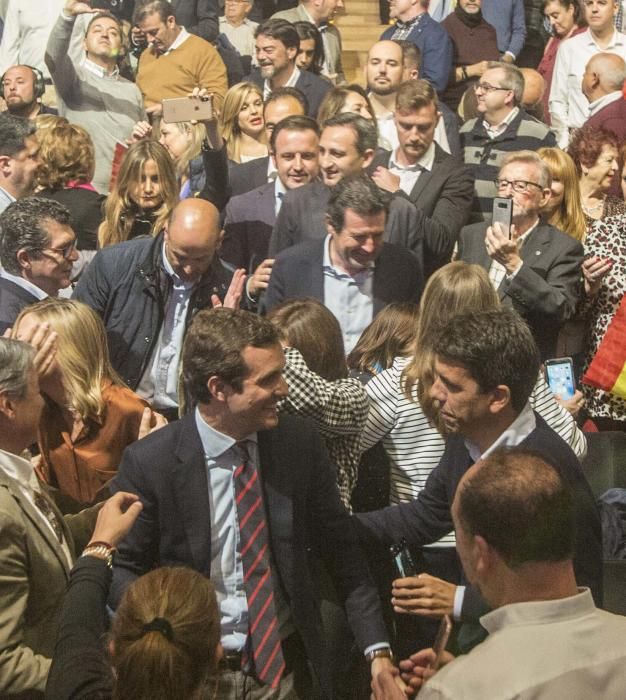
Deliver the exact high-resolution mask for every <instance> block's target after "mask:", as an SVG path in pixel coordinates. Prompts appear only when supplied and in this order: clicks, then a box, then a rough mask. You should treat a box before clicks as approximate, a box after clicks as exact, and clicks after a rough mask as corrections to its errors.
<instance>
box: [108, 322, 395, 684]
mask: <svg viewBox="0 0 626 700" xmlns="http://www.w3.org/2000/svg"><path fill="white" fill-rule="evenodd" d="M284 363H285V359H284V353H283V351H282V348H281V345H280V342H279V337H278V333H277V331H276V329H275V328H274V327H273V326H272V325H271V324H270V323H269V322H268V321H266V320H265V319H262V318H260V317H259V316H256V315H254V314H250V313H249V312H245V311H232V310H229V309H212V310H210V311H209V310H205V311H202V312H200V313H199V314H198V315H197V316H196V318H195V319H194V321H193V323H192V325H191V328H190V330H189V332H188V334H187V338H186V341H185V348H184V354H183V366H184V370H183V375H184V381H185V386H186V389H187V392H188V394H189V395H190V397H191V399H192V401H193V402H194V403H195V404H196V409H195V410H194V411H193V412H192V413H190V414H189V415H187V416H186V417H185V418H183V419H182V420H180V421H178V422H176V423H174V424H170V425H168V426H166V427H165V428H163V429H162V430H160V431H158V432H156V433H153V434H152V435H151V436H149V437H148V438H146V439H144V440H140V441H138V442H136V443H135V444H134V445H133V446H132V447H131V448H130V449H128V450H127V451H126V452H125V453H124V456H123V458H122V463H121V465H120V468H119V473H118V476H117V477H116V479H115V481H114V484H113V489H114V490H116V491H117V490H124V491H130V492H132V493H136V494H137V495H139V497H140V498H141V501H142V503H143V510H142V513H141V515H140V517H139V519H138V520H137V522H136V524H135V526H134V527H133V529H132V530H131V532H130V534H129V535H128V537H127V539H126V540H125V542H124V544H123V545H122V546H120V548H119V550H118V554H117V557H116V562H115V567H114V572H113V589H112V597H113V601H114V602H117V601H119V597H120V595H121V594H122V592H123V590H124V589H125V588H126V586H127V585H128V584H129V583H130V582H131V581H132V580H134V579H135V578H136V577H138V576H140V575H142V574H143V573H145V572H146V571H149V570H150V569H152V568H153V567H154V566H158V565H174V564H176V565H181V564H182V565H186V566H191V567H193V568H194V569H196V570H198V571H200V572H202V573H204V574H206V575H207V576H210V577H211V580H212V581H213V584H214V585H215V588H216V592H217V598H218V605H219V609H220V615H221V627H222V638H221V642H222V646H223V648H224V650H225V658H224V661H223V667H224V668H223V672H222V673H221V674H220V697H232V698H235V697H240V694H238V693H237V692H236V690H235V688H236V687H238V688H239V689H240V688H241V687H246V688H248V689H249V691H250V692H254V697H259V698H261V697H266V693H267V696H268V697H269V694H270V693H271V692H275V693H276V695H272V697H277V696H278V694H280V696H281V697H298V698H310V697H315V696H314V695H313V692H312V689H311V678H310V675H309V673H308V670H307V664H306V662H307V660H308V661H309V662H310V664H311V667H312V669H313V671H314V673H315V676H316V678H317V680H318V681H319V684H320V686H321V689H322V694H323V695H324V696H325V697H326V696H330V695H331V690H330V687H329V680H328V672H327V669H325V668H324V665H323V663H322V660H323V658H324V638H323V634H322V629H321V619H320V615H319V610H318V607H317V603H316V601H317V590H318V589H317V588H316V586H318V577H317V575H316V572H317V571H318V568H317V567H318V566H319V556H322V557H323V559H324V561H325V563H326V565H327V566H328V569H329V571H330V572H331V574H332V575H333V578H334V580H335V581H336V583H337V584H338V587H339V590H341V591H342V593H343V594H344V596H345V601H346V611H347V613H348V617H349V619H350V623H351V626H352V628H353V631H354V633H355V637H356V639H357V642H358V644H359V646H360V648H361V649H362V650H363V651H364V652H365V653H366V655H369V658H370V660H371V662H372V674H373V675H376V674H377V673H378V672H379V671H380V670H382V669H383V668H386V667H387V668H388V667H389V666H391V659H390V650H389V645H388V642H387V635H386V631H385V629H384V624H383V622H382V617H381V612H380V606H379V601H378V599H377V595H376V591H375V588H374V586H373V584H372V581H371V579H370V576H369V573H368V570H367V566H366V565H365V562H364V560H363V557H362V553H361V551H360V549H359V546H358V541H357V538H356V533H355V531H354V528H353V525H352V523H351V520H350V517H349V516H348V514H347V512H346V511H345V509H344V507H343V506H342V505H341V502H340V498H339V492H338V489H337V486H336V481H335V475H334V469H333V466H332V465H331V463H330V461H329V459H328V456H327V453H326V452H325V450H324V447H323V445H322V442H321V440H320V438H319V436H318V434H317V433H316V432H315V430H314V429H312V426H311V424H310V423H309V422H308V421H307V420H303V419H298V418H293V417H281V418H280V420H279V418H278V413H277V404H278V402H279V401H280V399H281V398H283V397H284V396H285V395H286V393H287V385H286V383H285V380H284V378H283V376H282V371H283V367H284Z"/></svg>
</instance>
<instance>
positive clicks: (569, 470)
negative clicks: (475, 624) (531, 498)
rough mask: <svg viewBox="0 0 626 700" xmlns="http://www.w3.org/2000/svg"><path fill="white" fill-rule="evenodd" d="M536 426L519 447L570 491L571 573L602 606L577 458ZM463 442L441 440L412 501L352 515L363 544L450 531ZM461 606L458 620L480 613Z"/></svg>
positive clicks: (595, 539) (469, 603)
mask: <svg viewBox="0 0 626 700" xmlns="http://www.w3.org/2000/svg"><path fill="white" fill-rule="evenodd" d="M535 419H536V421H537V427H536V428H535V430H533V432H532V433H530V435H529V436H528V437H527V438H526V439H525V440H523V441H522V442H521V443H520V445H519V447H520V448H524V449H528V450H533V451H535V452H537V453H539V454H540V455H541V456H542V458H543V459H544V460H546V462H548V464H550V465H552V466H553V467H554V469H555V470H556V471H557V472H558V473H559V474H560V476H561V477H562V478H563V480H564V481H566V482H567V483H568V484H569V486H570V487H571V488H572V491H573V493H574V499H575V507H576V522H575V526H576V542H575V547H574V571H575V573H576V580H577V582H578V584H579V585H580V586H589V588H591V592H592V593H593V596H594V599H595V601H596V604H597V605H601V604H602V528H601V525H600V515H599V513H598V509H597V507H596V504H595V499H594V497H593V494H592V492H591V489H590V487H589V484H588V483H587V480H586V478H585V475H584V473H583V470H582V467H581V466H580V462H579V461H578V458H577V457H576V455H575V454H574V452H572V450H571V448H570V447H569V445H568V444H567V443H566V442H565V441H564V440H562V439H561V438H560V437H559V436H558V435H557V434H556V433H555V432H554V431H553V430H552V429H551V428H550V427H549V426H548V424H547V423H546V422H545V421H544V420H543V418H541V416H539V415H538V414H537V413H535ZM472 464H473V460H472V459H471V457H470V455H469V452H468V451H467V447H465V443H464V440H463V437H462V436H461V435H458V434H455V435H450V436H449V437H448V438H447V440H446V449H445V451H444V453H443V455H442V457H441V461H440V462H439V464H438V465H437V466H436V467H435V469H433V471H432V472H431V473H430V476H429V477H428V480H427V481H426V484H425V486H424V488H423V489H422V491H421V492H420V494H419V495H418V497H417V499H415V500H414V501H410V502H409V503H402V504H400V505H396V506H390V507H388V508H384V509H382V510H378V511H373V512H371V513H359V514H358V515H356V516H355V518H356V519H357V520H358V523H359V526H358V527H359V530H360V534H361V537H362V539H363V540H364V542H366V543H368V544H371V543H372V542H374V543H378V544H382V545H386V546H389V545H391V544H393V543H395V542H399V541H400V540H401V539H402V538H403V537H404V538H405V539H406V541H407V543H408V545H409V546H410V547H422V546H424V545H425V544H430V543H432V542H436V541H437V540H438V539H439V538H440V537H443V536H444V535H446V534H448V533H449V532H451V531H452V530H453V529H454V525H453V523H452V515H451V513H450V508H451V507H452V501H453V500H454V494H455V493H456V490H457V487H458V485H459V482H460V481H461V478H462V477H463V475H464V474H465V472H466V471H467V470H468V469H469V468H470V467H471V466H472ZM466 599H467V600H464V602H463V616H464V617H465V618H466V619H471V618H473V615H472V614H471V613H472V612H473V611H474V610H480V605H479V604H478V601H477V597H476V595H475V594H470V595H469V596H468V595H467V592H466Z"/></svg>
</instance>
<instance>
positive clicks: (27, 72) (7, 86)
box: [2, 66, 57, 119]
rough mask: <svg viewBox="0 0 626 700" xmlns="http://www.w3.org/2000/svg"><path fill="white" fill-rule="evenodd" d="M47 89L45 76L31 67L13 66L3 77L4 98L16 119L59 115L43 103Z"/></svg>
mask: <svg viewBox="0 0 626 700" xmlns="http://www.w3.org/2000/svg"><path fill="white" fill-rule="evenodd" d="M45 89H46V83H45V80H44V77H43V74H42V73H41V71H39V70H38V69H37V68H31V66H11V67H10V68H9V69H8V70H7V71H6V72H5V73H4V75H3V76H2V97H3V98H4V101H5V102H6V105H7V110H8V111H9V112H10V113H11V114H13V115H14V116H16V117H25V118H26V119H34V118H35V117H36V116H38V115H39V114H57V110H56V109H53V108H52V107H46V105H44V104H43V102H42V97H43V94H44V92H45Z"/></svg>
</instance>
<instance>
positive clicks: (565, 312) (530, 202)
mask: <svg viewBox="0 0 626 700" xmlns="http://www.w3.org/2000/svg"><path fill="white" fill-rule="evenodd" d="M550 185H551V177H550V171H549V170H548V168H547V166H546V165H545V163H544V162H543V161H542V160H541V158H540V157H539V156H538V155H537V154H536V153H533V152H532V151H520V152H518V153H512V154H511V155H509V156H508V158H506V159H505V160H504V161H503V163H502V167H501V169H500V173H499V175H498V178H497V180H496V188H497V191H498V195H499V196H500V197H510V198H511V199H512V200H513V218H512V226H511V231H510V232H509V231H506V230H504V229H503V227H502V226H501V225H500V224H497V223H496V224H494V225H493V226H488V225H487V224H486V223H477V224H473V225H470V226H466V227H465V228H464V229H463V230H462V231H461V236H460V238H459V259H460V260H464V261H465V262H470V263H475V264H477V265H480V266H481V267H483V268H484V269H485V270H487V272H488V273H489V278H490V279H491V281H492V283H493V285H494V287H495V288H496V290H497V291H498V294H499V296H500V299H501V300H502V302H503V303H504V304H505V305H508V306H512V307H513V308H514V309H515V310H516V311H518V312H519V314H520V315H521V316H522V317H523V318H524V319H526V321H527V322H528V325H529V326H530V328H531V330H532V332H533V334H534V336H535V339H536V341H537V344H538V346H539V349H540V351H541V356H542V359H547V358H550V357H554V352H555V350H556V340H557V336H558V332H559V328H560V327H561V325H562V324H563V323H564V322H565V321H567V320H568V319H569V318H571V317H572V316H573V315H574V312H575V311H576V306H577V304H578V301H579V298H580V270H581V265H582V262H583V247H582V245H581V244H580V243H579V242H578V241H576V240H574V239H573V238H572V237H571V236H569V235H567V234H566V233H563V232H562V231H559V230H558V229H555V228H554V227H553V226H550V225H548V224H544V223H542V222H541V220H540V218H539V212H540V210H541V208H542V207H543V206H544V205H545V203H546V202H547V200H548V198H549V197H550Z"/></svg>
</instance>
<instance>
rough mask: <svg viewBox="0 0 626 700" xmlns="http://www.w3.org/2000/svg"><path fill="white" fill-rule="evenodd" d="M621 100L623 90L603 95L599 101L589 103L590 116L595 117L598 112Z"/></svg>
mask: <svg viewBox="0 0 626 700" xmlns="http://www.w3.org/2000/svg"><path fill="white" fill-rule="evenodd" d="M621 99H622V91H621V90H615V91H614V92H609V94H608V95H602V97H600V98H599V99H597V100H595V101H594V102H590V103H589V116H590V117H591V116H593V115H594V114H596V112H599V111H600V110H601V109H604V107H606V106H608V105H610V104H612V103H613V102H617V100H621Z"/></svg>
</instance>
